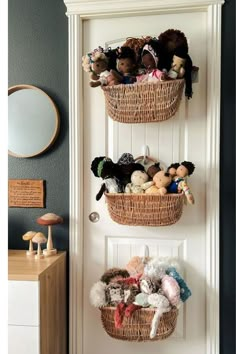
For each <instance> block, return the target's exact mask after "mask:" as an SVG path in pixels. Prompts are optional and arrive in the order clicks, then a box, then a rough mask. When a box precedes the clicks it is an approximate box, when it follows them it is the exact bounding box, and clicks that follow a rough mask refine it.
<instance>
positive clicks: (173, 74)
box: [167, 50, 186, 79]
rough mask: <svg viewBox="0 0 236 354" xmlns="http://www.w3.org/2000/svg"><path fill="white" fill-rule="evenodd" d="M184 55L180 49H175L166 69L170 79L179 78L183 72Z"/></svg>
mask: <svg viewBox="0 0 236 354" xmlns="http://www.w3.org/2000/svg"><path fill="white" fill-rule="evenodd" d="M185 57H186V55H185V54H183V53H181V50H176V52H175V54H174V55H173V59H172V63H171V68H170V70H169V71H168V74H167V76H168V78H170V79H181V78H182V77H183V76H184V74H185V69H184V67H185V62H186V59H185Z"/></svg>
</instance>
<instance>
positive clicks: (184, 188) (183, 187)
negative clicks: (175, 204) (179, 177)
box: [179, 181, 194, 204]
mask: <svg viewBox="0 0 236 354" xmlns="http://www.w3.org/2000/svg"><path fill="white" fill-rule="evenodd" d="M179 189H180V190H182V191H183V192H184V194H185V195H186V198H187V200H188V202H189V204H194V197H193V195H192V192H191V190H190V188H189V187H188V185H187V183H186V182H185V181H181V182H180V183H179Z"/></svg>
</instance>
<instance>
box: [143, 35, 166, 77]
mask: <svg viewBox="0 0 236 354" xmlns="http://www.w3.org/2000/svg"><path fill="white" fill-rule="evenodd" d="M154 48H155V49H154ZM157 53H158V41H157V40H156V41H154V40H152V41H150V42H149V43H148V44H145V46H144V47H143V50H142V53H141V64H142V65H143V66H144V68H145V69H144V73H143V75H139V76H137V81H138V82H146V81H148V82H156V81H163V80H165V78H166V74H165V72H163V71H161V70H159V69H158V68H157V65H158V54H157Z"/></svg>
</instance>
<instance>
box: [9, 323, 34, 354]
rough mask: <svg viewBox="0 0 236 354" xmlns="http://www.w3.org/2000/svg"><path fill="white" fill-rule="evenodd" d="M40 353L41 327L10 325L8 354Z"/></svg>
mask: <svg viewBox="0 0 236 354" xmlns="http://www.w3.org/2000/svg"><path fill="white" fill-rule="evenodd" d="M39 353H40V343H39V327H30V326H8V354H39Z"/></svg>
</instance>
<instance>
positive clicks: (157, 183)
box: [143, 171, 172, 195]
mask: <svg viewBox="0 0 236 354" xmlns="http://www.w3.org/2000/svg"><path fill="white" fill-rule="evenodd" d="M171 181H172V178H171V176H170V174H169V173H168V172H165V171H159V172H157V173H156V174H155V175H154V177H153V181H152V182H147V184H146V186H147V187H148V188H146V190H145V193H147V194H159V195H164V194H166V193H167V187H168V186H169V185H170V183H171ZM143 188H145V186H143Z"/></svg>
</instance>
